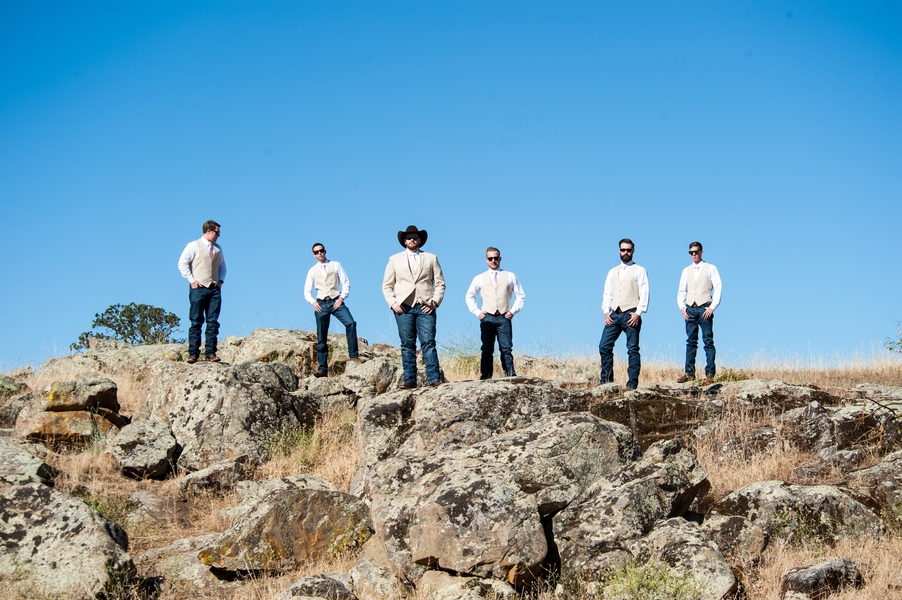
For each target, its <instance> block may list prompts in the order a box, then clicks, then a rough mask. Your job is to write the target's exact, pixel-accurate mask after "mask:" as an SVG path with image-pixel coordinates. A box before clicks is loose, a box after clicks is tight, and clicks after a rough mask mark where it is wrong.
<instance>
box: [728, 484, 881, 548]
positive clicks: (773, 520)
mask: <svg viewBox="0 0 902 600" xmlns="http://www.w3.org/2000/svg"><path fill="white" fill-rule="evenodd" d="M711 510H712V511H713V512H717V513H720V514H724V515H739V516H742V517H746V518H747V519H749V520H750V521H752V522H754V523H755V524H757V525H758V526H760V527H761V528H762V529H764V530H765V531H766V532H767V533H768V535H770V536H776V537H785V538H788V539H791V540H796V541H813V540H814V541H824V540H826V541H828V542H830V541H833V540H836V539H838V538H841V537H854V536H858V535H869V534H871V535H877V534H882V533H883V532H884V529H885V528H884V525H883V523H882V522H881V521H880V519H879V518H878V517H877V515H876V514H874V512H873V511H872V510H871V509H869V508H867V507H866V506H864V505H863V504H861V503H860V502H857V501H856V500H853V499H852V498H851V497H849V496H848V495H846V494H844V493H843V492H841V491H840V490H838V489H837V488H835V487H832V486H827V485H812V486H804V485H789V484H787V483H785V482H783V481H760V482H757V483H752V484H749V485H747V486H744V487H742V488H740V489H738V490H736V491H735V492H733V493H731V494H730V495H728V496H727V497H726V498H722V499H721V500H719V501H717V502H715V503H714V505H713V506H712V507H711Z"/></svg>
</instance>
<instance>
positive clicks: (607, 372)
mask: <svg viewBox="0 0 902 600" xmlns="http://www.w3.org/2000/svg"><path fill="white" fill-rule="evenodd" d="M634 312H635V311H634V310H631V311H629V312H620V313H618V312H612V313H611V320H613V321H614V322H613V323H612V324H610V325H605V326H604V331H602V333H601V342H599V343H598V352H599V354H601V383H610V382H612V381H614V343H615V342H616V341H617V338H619V337H620V333H621V332H626V353H627V355H629V365H628V367H627V376H628V378H629V380H628V381H627V382H626V386H627V387H631V388H635V387H638V386H639V371H640V369H641V368H642V359H641V357H640V356H639V331H640V330H641V329H642V319H641V318H640V319H639V322H638V323H637V324H636V326H635V327H630V325H629V324H628V321H629V320H630V316H631V315H632V314H633V313H634Z"/></svg>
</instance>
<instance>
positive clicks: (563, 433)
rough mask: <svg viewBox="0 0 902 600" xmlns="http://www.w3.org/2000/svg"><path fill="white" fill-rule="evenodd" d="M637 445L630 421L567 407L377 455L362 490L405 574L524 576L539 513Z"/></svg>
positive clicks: (540, 555) (540, 532)
mask: <svg viewBox="0 0 902 600" xmlns="http://www.w3.org/2000/svg"><path fill="white" fill-rule="evenodd" d="M636 450H637V449H636V446H635V442H634V441H633V438H632V435H631V434H630V432H629V430H628V429H627V428H626V427H623V426H622V425H618V424H616V423H609V422H606V421H602V420H600V419H598V418H597V417H595V416H593V415H591V414H588V413H564V414H559V415H553V416H551V417H548V418H546V419H543V420H541V421H539V422H536V423H533V424H532V425H531V426H529V427H525V428H523V429H519V430H514V431H510V432H508V433H504V434H500V435H497V436H495V437H492V438H491V439H488V440H485V441H483V442H481V443H478V444H475V445H473V446H470V447H467V448H462V449H458V450H455V451H452V452H446V453H441V454H435V455H432V456H427V457H424V458H419V457H409V458H405V457H400V456H399V457H397V458H393V459H389V460H386V461H383V462H381V463H378V464H377V465H375V467H374V468H373V470H372V471H371V472H370V475H369V476H368V478H367V481H366V495H367V497H368V498H369V499H370V501H371V509H372V511H373V519H374V523H375V526H376V531H377V536H378V538H379V540H380V541H381V542H382V544H383V545H384V547H385V550H386V552H387V553H388V557H389V558H390V560H391V561H392V563H393V564H394V565H395V567H396V569H397V570H398V571H399V572H400V573H401V574H402V575H403V576H404V577H405V578H406V579H407V580H408V581H411V582H412V581H415V580H416V579H418V578H419V577H420V576H421V575H422V573H423V571H424V568H425V567H432V568H441V569H446V570H453V571H455V572H458V573H461V574H466V575H474V576H477V577H494V578H496V579H505V580H507V581H508V582H510V583H512V584H515V585H526V584H528V583H530V582H531V581H533V580H534V579H535V578H536V577H537V576H538V575H539V573H540V572H541V566H542V564H543V562H544V561H545V560H546V558H547V555H548V544H547V540H546V534H545V530H544V525H543V522H542V520H543V518H544V517H550V516H551V515H552V514H553V513H554V512H556V511H558V510H560V509H561V508H562V507H563V506H566V505H567V503H569V502H570V501H572V500H573V499H574V498H576V497H577V496H578V495H579V494H580V493H581V491H582V490H583V489H584V488H585V487H587V486H588V485H589V484H590V483H591V482H592V481H594V480H596V479H598V478H599V477H603V476H605V475H610V474H612V473H614V472H616V471H618V470H619V469H620V468H621V467H622V466H623V465H624V464H626V463H627V462H628V461H629V460H631V459H633V458H634V457H635V456H636Z"/></svg>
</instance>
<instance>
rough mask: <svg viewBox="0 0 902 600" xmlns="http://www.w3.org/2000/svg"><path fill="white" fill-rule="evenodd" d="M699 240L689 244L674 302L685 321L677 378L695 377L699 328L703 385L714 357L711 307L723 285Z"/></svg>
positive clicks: (712, 371)
mask: <svg viewBox="0 0 902 600" xmlns="http://www.w3.org/2000/svg"><path fill="white" fill-rule="evenodd" d="M702 254H703V250H702V244H701V242H692V243H691V244H689V255H690V256H691V257H692V264H691V265H689V266H688V267H686V268H685V269H683V274H682V275H681V276H680V288H679V290H677V306H679V308H680V312H681V313H683V320H684V321H685V322H686V365H685V373H684V375H683V376H682V377H680V378H679V379H677V382H678V383H686V382H687V381H689V380H690V379H695V357H696V355H697V354H698V330H699V329H701V330H702V343H703V344H704V346H705V380H704V382H703V385H710V384H712V383H714V376H715V375H716V374H717V369H716V367H715V365H714V360H715V357H716V355H717V353H716V351H715V349H714V309H716V308H717V307H718V305H719V304H720V297H721V293H722V291H723V287H722V285H721V282H720V273H718V272H717V267H715V266H714V265H712V264H710V263H706V262H705V261H703V260H702Z"/></svg>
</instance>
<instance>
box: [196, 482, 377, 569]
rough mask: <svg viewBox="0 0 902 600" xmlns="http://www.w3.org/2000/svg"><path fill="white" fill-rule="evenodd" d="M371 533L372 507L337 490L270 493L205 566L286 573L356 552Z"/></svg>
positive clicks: (203, 555)
mask: <svg viewBox="0 0 902 600" xmlns="http://www.w3.org/2000/svg"><path fill="white" fill-rule="evenodd" d="M372 531H373V525H372V521H371V519H370V511H369V509H368V508H367V506H366V505H365V504H364V503H363V502H361V501H360V500H359V499H357V498H355V497H354V496H350V495H348V494H345V493H343V492H338V491H323V490H318V489H298V488H283V489H277V490H275V491H272V492H270V493H268V494H266V495H265V496H263V497H262V498H260V499H259V500H257V502H256V505H255V506H254V507H253V508H251V509H250V510H249V511H248V512H246V513H244V514H243V515H242V516H240V517H238V519H237V520H236V521H235V523H233V524H232V526H231V527H229V529H228V530H226V531H225V532H223V534H222V535H220V536H219V538H218V539H217V540H216V541H215V542H214V543H212V544H210V545H209V546H208V547H207V548H205V549H203V550H201V552H200V553H199V555H198V556H199V557H200V559H201V560H202V561H203V562H204V564H205V565H208V566H211V567H215V568H217V569H223V570H227V571H270V572H285V571H289V570H292V569H296V568H298V567H299V566H300V565H301V564H302V563H304V562H305V561H307V560H310V559H316V558H321V557H323V556H328V555H331V554H338V553H341V552H344V551H346V550H354V549H356V548H358V547H359V546H362V545H363V543H364V542H366V541H367V539H369V538H370V536H371V535H372Z"/></svg>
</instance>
